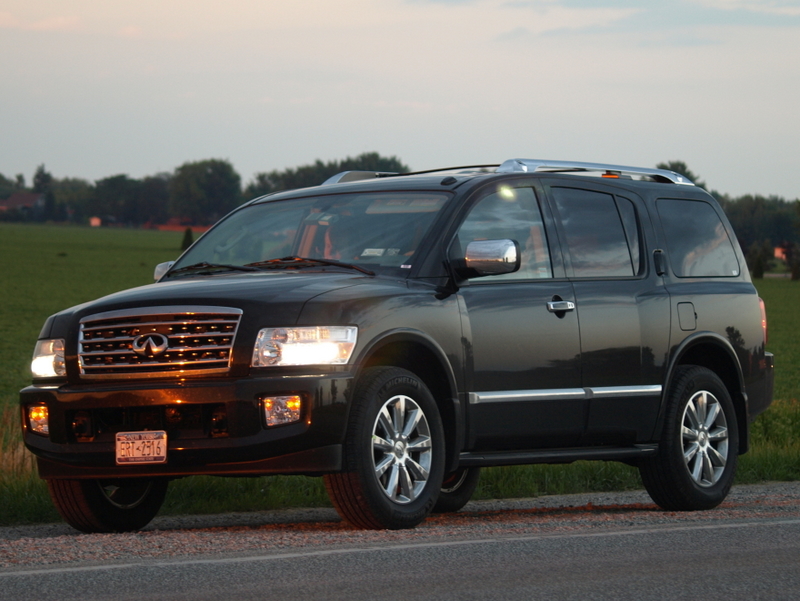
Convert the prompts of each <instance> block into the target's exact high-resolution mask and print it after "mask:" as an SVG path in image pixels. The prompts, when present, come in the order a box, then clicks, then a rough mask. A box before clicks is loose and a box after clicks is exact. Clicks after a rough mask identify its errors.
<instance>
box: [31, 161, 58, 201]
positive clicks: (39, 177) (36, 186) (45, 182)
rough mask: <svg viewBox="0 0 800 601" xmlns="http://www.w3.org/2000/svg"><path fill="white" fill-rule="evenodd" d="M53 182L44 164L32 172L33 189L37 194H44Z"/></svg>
mask: <svg viewBox="0 0 800 601" xmlns="http://www.w3.org/2000/svg"><path fill="white" fill-rule="evenodd" d="M52 183H53V176H52V174H51V173H50V172H49V171H47V169H46V168H45V166H44V164H42V165H39V166H38V167H37V168H36V173H34V174H33V191H34V192H37V193H38V194H44V193H45V192H47V191H48V190H49V189H50V186H51V185H52Z"/></svg>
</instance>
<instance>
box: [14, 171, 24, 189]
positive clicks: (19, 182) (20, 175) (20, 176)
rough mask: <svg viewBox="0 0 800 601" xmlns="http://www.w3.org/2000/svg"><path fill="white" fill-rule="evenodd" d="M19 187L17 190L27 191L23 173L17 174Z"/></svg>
mask: <svg viewBox="0 0 800 601" xmlns="http://www.w3.org/2000/svg"><path fill="white" fill-rule="evenodd" d="M15 184H16V186H17V190H24V189H25V176H24V175H22V174H21V173H17V180H16V182H15Z"/></svg>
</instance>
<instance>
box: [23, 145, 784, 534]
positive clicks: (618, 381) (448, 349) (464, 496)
mask: <svg viewBox="0 0 800 601" xmlns="http://www.w3.org/2000/svg"><path fill="white" fill-rule="evenodd" d="M156 280H157V282H156V283H155V284H152V285H149V286H144V287H141V288H135V289H132V290H127V291H124V292H119V293H116V294H112V295H110V296H107V297H105V298H102V299H99V300H97V301H94V302H91V303H87V304H83V305H79V306H77V307H73V308H71V309H68V310H66V311H63V312H61V313H58V314H56V315H53V316H52V317H50V318H49V319H48V320H47V322H46V323H45V325H44V327H43V328H42V332H41V334H40V336H39V338H40V339H39V341H38V343H37V345H36V350H35V353H34V358H33V362H32V367H31V369H32V372H33V385H32V386H29V387H27V388H25V389H24V390H22V391H21V393H20V403H21V406H22V416H23V429H24V437H25V443H26V445H27V447H28V448H29V449H30V450H31V451H32V452H33V453H35V454H36V456H37V459H38V466H39V474H40V476H41V477H42V478H44V479H45V480H47V484H48V487H49V490H50V493H51V496H52V498H53V501H54V503H55V505H56V507H57V508H58V509H59V511H60V512H61V514H62V516H63V517H64V519H65V520H66V521H67V522H69V523H70V524H71V525H73V526H74V527H76V528H78V529H79V530H82V531H84V532H102V531H124V530H133V529H138V528H141V527H143V526H144V525H145V524H147V523H148V522H149V521H150V520H151V519H152V517H153V516H154V515H155V514H156V512H157V511H158V509H159V507H160V505H161V503H162V501H163V499H164V494H165V492H166V488H167V483H168V482H169V481H170V480H172V479H175V478H180V477H184V476H189V475H193V474H213V475H226V476H262V475H265V474H306V475H313V476H319V475H321V476H323V477H324V479H325V484H326V487H327V490H328V492H329V494H330V497H331V500H332V502H333V504H334V506H335V507H336V509H337V510H338V511H339V513H340V514H341V516H342V517H343V518H344V519H345V520H347V521H348V522H350V523H351V524H353V525H354V526H358V527H363V528H408V527H413V526H415V525H416V524H418V523H419V522H421V521H422V520H424V519H425V517H426V516H427V515H428V514H429V513H430V512H431V511H455V510H457V509H460V508H461V507H462V506H463V505H464V504H465V503H466V502H467V501H468V500H469V498H470V495H471V494H472V492H473V491H474V489H475V486H476V483H477V479H478V472H479V470H480V468H481V467H485V466H499V465H516V464H529V463H568V462H572V461H575V460H579V459H589V460H613V461H622V462H625V463H628V464H631V465H635V466H638V468H639V469H640V471H641V474H642V479H643V481H644V484H645V486H646V488H647V490H648V492H649V493H650V495H651V496H652V498H653V499H654V501H655V502H656V503H658V504H659V505H660V506H661V507H663V508H665V509H669V510H695V509H706V508H711V507H714V506H716V505H718V504H719V503H720V502H721V501H722V500H723V499H724V498H725V496H726V494H727V492H728V490H729V488H730V486H731V482H732V481H733V477H734V472H735V470H736V464H737V457H738V455H740V454H742V453H745V452H746V451H747V448H748V440H749V437H748V428H749V424H750V423H751V422H752V420H753V418H754V417H755V416H756V415H758V414H759V413H760V412H761V411H763V410H764V409H766V407H767V406H768V405H769V404H770V402H771V399H772V383H773V357H772V355H771V354H770V353H767V352H765V343H766V317H765V312H764V306H763V303H761V302H760V299H759V298H758V296H757V294H756V290H755V289H754V288H753V285H752V284H751V282H750V278H749V275H748V272H747V269H746V266H745V262H744V258H743V256H742V253H741V250H740V248H739V245H738V243H737V241H736V238H735V236H734V233H733V231H732V230H731V227H730V225H729V223H728V221H727V219H726V218H725V215H724V214H723V212H722V211H721V209H720V207H719V206H718V204H717V203H716V202H715V201H714V199H713V198H712V197H711V196H710V195H709V194H707V193H706V192H705V191H704V190H702V189H700V188H697V187H695V186H694V185H693V184H692V183H691V182H689V181H687V180H686V179H685V178H684V177H682V176H680V175H678V174H676V173H673V172H671V171H663V170H657V169H641V168H633V167H621V166H614V165H601V164H590V163H572V162H560V161H538V160H526V159H512V160H508V161H506V162H504V163H503V164H501V165H488V166H487V165H481V166H477V167H464V168H453V169H445V170H438V171H430V172H424V173H415V174H402V175H401V174H395V173H375V172H346V173H342V174H339V175H337V176H335V177H333V178H331V179H330V180H328V181H327V182H325V183H324V184H323V185H321V186H318V187H315V188H307V189H303V190H294V191H290V192H280V193H276V194H272V195H269V196H264V197H261V198H257V199H255V200H253V201H251V202H249V203H247V204H245V205H243V206H242V207H240V208H238V209H237V210H235V211H233V212H232V213H231V214H230V215H228V216H227V217H225V218H224V219H223V220H222V221H220V222H219V223H218V224H217V225H216V226H215V227H214V228H212V229H211V230H209V231H208V232H207V233H206V234H205V235H204V236H202V237H201V238H200V239H199V240H198V241H197V242H196V243H195V244H194V245H193V246H192V247H191V248H190V249H189V250H187V251H186V252H185V253H184V254H183V255H182V256H181V257H180V258H179V259H178V260H177V261H176V262H174V263H168V264H164V265H160V266H158V268H157V269H156Z"/></svg>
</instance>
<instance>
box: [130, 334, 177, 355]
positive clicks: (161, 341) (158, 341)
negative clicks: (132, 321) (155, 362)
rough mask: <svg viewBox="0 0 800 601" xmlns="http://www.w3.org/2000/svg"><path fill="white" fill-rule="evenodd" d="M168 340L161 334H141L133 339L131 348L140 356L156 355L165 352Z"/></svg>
mask: <svg viewBox="0 0 800 601" xmlns="http://www.w3.org/2000/svg"><path fill="white" fill-rule="evenodd" d="M168 348H169V340H168V339H167V337H166V336H164V335H163V334H157V333H150V334H142V335H141V336H137V337H136V338H134V339H133V343H132V344H131V349H132V350H133V352H134V353H136V354H137V355H139V356H140V357H150V358H153V357H158V356H159V355H163V354H164V353H166V352H167V349H168Z"/></svg>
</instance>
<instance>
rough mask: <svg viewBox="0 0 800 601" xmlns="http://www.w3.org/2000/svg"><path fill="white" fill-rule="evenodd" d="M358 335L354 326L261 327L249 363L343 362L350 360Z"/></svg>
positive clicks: (308, 363)
mask: <svg viewBox="0 0 800 601" xmlns="http://www.w3.org/2000/svg"><path fill="white" fill-rule="evenodd" d="M357 337H358V328H357V327H355V326H330V327H325V326H317V327H313V326H312V327H302V328H264V329H262V330H261V331H259V333H258V338H256V344H255V347H254V348H253V361H252V364H251V365H252V366H253V367H270V366H273V365H342V364H345V363H347V362H348V361H349V360H350V355H352V353H353V349H354V348H355V346H356V339H357Z"/></svg>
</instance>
